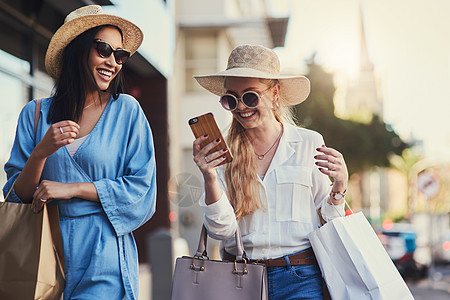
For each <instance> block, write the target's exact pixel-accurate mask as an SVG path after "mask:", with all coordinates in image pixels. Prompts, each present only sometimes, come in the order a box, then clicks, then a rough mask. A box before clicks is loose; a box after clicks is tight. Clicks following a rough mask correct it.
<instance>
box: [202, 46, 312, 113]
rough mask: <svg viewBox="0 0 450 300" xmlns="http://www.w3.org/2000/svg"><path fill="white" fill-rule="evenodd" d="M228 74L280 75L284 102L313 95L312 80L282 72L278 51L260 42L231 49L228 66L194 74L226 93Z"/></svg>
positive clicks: (207, 86) (212, 88)
mask: <svg viewBox="0 0 450 300" xmlns="http://www.w3.org/2000/svg"><path fill="white" fill-rule="evenodd" d="M226 77H251V78H264V79H278V81H279V82H280V100H279V101H280V104H281V105H285V106H289V105H296V104H299V103H301V102H303V101H304V100H305V99H306V98H307V97H308V95H309V90H310V84H309V80H308V78H306V77H304V76H281V75H280V61H279V59H278V56H277V54H276V53H275V52H274V51H273V50H271V49H269V48H266V47H263V46H259V45H240V46H237V47H236V48H234V49H233V51H231V54H230V56H229V58H228V65H227V69H226V70H225V71H222V72H218V73H215V74H211V75H201V76H194V78H195V79H196V80H197V82H198V83H199V84H200V85H201V86H202V87H204V88H205V89H207V90H208V91H210V92H211V93H213V94H216V95H218V96H222V95H223V94H225V93H226V89H225V86H224V83H225V82H224V81H225V78H226Z"/></svg>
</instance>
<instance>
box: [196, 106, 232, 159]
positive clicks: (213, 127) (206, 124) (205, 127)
mask: <svg viewBox="0 0 450 300" xmlns="http://www.w3.org/2000/svg"><path fill="white" fill-rule="evenodd" d="M189 126H190V127H191V130H192V132H193V133H194V136H195V138H198V137H200V136H203V135H206V134H207V135H208V138H207V139H206V140H205V141H203V143H201V144H200V146H201V147H202V148H203V147H205V146H206V145H207V144H209V143H211V142H212V141H215V140H217V139H220V143H219V144H218V145H217V146H216V147H214V148H213V149H212V150H211V151H209V153H208V154H210V153H212V152H216V151H219V150H221V149H225V148H226V149H228V146H227V144H226V142H225V140H224V139H223V136H222V133H220V130H219V126H217V123H216V120H215V119H214V115H213V114H212V113H207V114H204V115H201V116H198V117H195V118H192V119H190V120H189ZM224 155H225V160H224V161H223V162H221V163H220V164H219V166H220V165H223V164H226V163H229V162H231V161H232V160H233V155H231V152H230V149H228V151H227V152H225V154H224Z"/></svg>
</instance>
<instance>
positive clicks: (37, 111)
mask: <svg viewBox="0 0 450 300" xmlns="http://www.w3.org/2000/svg"><path fill="white" fill-rule="evenodd" d="M41 100H42V98H40V99H37V100H36V109H35V110H34V144H35V145H36V134H37V127H38V123H39V116H40V114H41ZM15 183H16V182H15V181H14V183H13V184H12V185H11V188H10V189H9V191H8V194H6V197H5V200H4V201H3V202H2V205H0V207H2V206H3V205H4V204H5V203H6V199H8V196H9V194H10V193H11V191H12V189H13V187H14V184H15Z"/></svg>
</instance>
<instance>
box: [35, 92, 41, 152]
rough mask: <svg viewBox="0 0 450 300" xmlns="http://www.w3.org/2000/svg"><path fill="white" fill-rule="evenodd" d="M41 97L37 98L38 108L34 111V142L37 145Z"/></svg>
mask: <svg viewBox="0 0 450 300" xmlns="http://www.w3.org/2000/svg"><path fill="white" fill-rule="evenodd" d="M41 100H42V98H41V99H37V100H36V110H35V111H34V144H35V145H36V134H37V127H38V124H39V116H40V115H41Z"/></svg>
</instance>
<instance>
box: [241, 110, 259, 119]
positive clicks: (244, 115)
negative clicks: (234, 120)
mask: <svg viewBox="0 0 450 300" xmlns="http://www.w3.org/2000/svg"><path fill="white" fill-rule="evenodd" d="M255 113H256V111H250V112H246V113H245V112H241V113H239V115H240V116H241V117H243V118H248V117H251V116H253V115H254V114H255Z"/></svg>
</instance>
